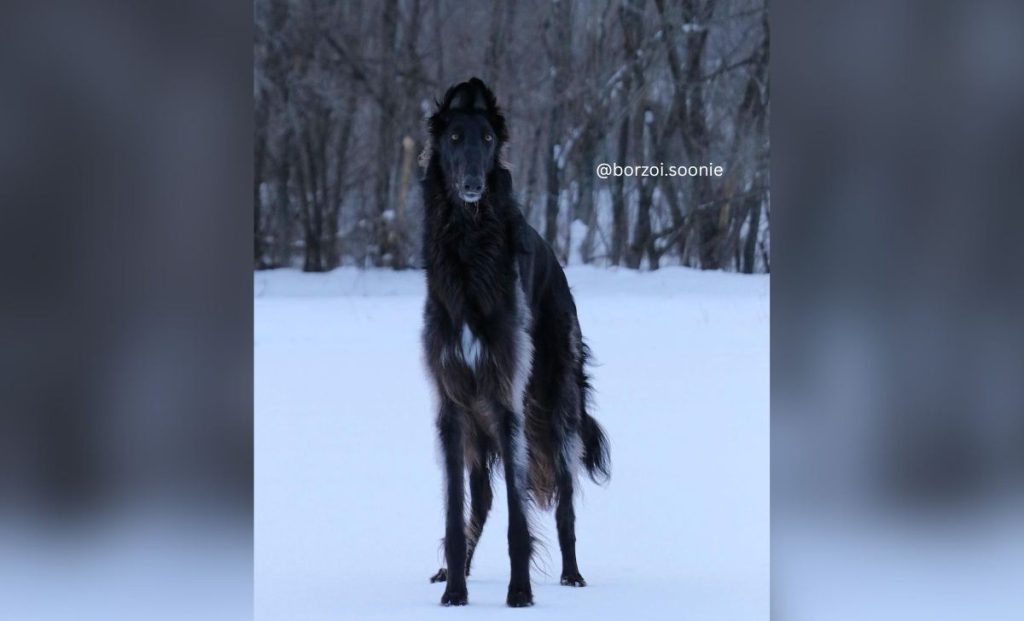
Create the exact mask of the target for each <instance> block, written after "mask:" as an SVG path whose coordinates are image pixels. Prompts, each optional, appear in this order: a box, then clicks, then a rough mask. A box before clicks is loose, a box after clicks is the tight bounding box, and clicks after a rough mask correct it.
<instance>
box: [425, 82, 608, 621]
mask: <svg viewBox="0 0 1024 621" xmlns="http://www.w3.org/2000/svg"><path fill="white" fill-rule="evenodd" d="M428 127H429V132H430V145H429V149H428V152H427V154H426V155H427V157H426V172H425V175H424V179H423V196H424V200H425V209H424V215H425V220H426V221H425V225H424V242H423V250H424V262H425V264H426V271H427V300H426V306H425V309H424V330H423V343H424V349H425V355H426V362H427V366H428V367H429V370H430V372H431V375H432V377H433V379H434V383H435V386H436V389H437V393H438V396H439V400H440V407H439V410H438V418H437V427H438V433H439V437H440V441H441V450H442V454H443V461H444V468H445V480H446V494H447V504H446V506H447V514H446V527H445V538H444V547H445V557H446V561H447V569H444V568H442V569H441V570H440V571H439V572H438V573H437V574H436V575H435V576H434V578H433V579H432V581H446V582H447V584H446V588H445V593H444V596H443V597H442V600H441V602H442V603H443V604H445V605H462V604H465V603H466V602H467V591H466V576H467V575H468V574H469V564H470V561H471V560H472V556H473V551H474V549H475V547H476V544H477V542H478V541H479V538H480V535H481V533H482V531H483V527H484V523H485V521H486V519H487V513H488V512H489V510H490V508H491V503H492V491H491V472H492V469H493V468H495V467H496V466H497V465H498V464H499V463H500V464H501V470H502V472H503V473H504V476H505V480H506V489H507V495H508V498H507V501H508V504H509V537H508V538H509V541H508V544H509V557H510V561H511V566H512V573H511V580H510V582H509V591H508V597H507V603H508V605H510V606H527V605H530V604H532V603H533V595H532V590H531V587H530V573H529V571H530V559H531V554H532V550H533V539H532V536H531V534H530V527H529V519H528V516H529V506H530V504H531V503H535V504H537V505H539V506H541V507H544V508H547V507H550V506H551V505H552V504H556V503H557V506H556V509H555V518H556V522H557V527H558V540H559V544H560V548H561V552H562V576H561V582H562V584H565V585H571V586H584V585H585V584H586V582H585V581H584V579H583V577H582V576H581V575H580V573H579V567H578V566H577V563H576V534H575V513H574V509H573V491H574V487H575V484H576V471H577V465H579V464H582V465H583V466H584V467H585V468H586V470H587V472H588V473H589V475H590V477H591V478H592V479H593V480H595V481H596V482H603V481H606V480H607V479H608V477H609V473H610V460H609V452H608V440H607V438H606V437H605V434H604V432H603V431H602V429H601V427H600V425H598V423H597V421H595V420H594V419H593V418H592V417H591V416H590V415H589V414H588V413H587V404H588V400H589V392H590V382H589V379H588V376H587V373H586V365H587V360H588V357H589V349H588V348H587V346H586V345H585V343H584V342H583V338H582V335H581V333H580V327H579V320H578V318H577V314H576V304H575V302H574V301H573V298H572V294H571V293H570V291H569V285H568V282H567V281H566V278H565V273H564V272H563V271H562V268H561V266H560V265H559V264H558V261H557V259H556V258H555V255H554V253H553V252H552V250H551V248H550V247H549V246H548V245H547V243H545V242H544V240H543V239H542V238H541V237H540V235H538V234H537V232H536V231H535V230H534V229H533V228H532V227H531V226H530V225H529V224H527V222H526V221H525V219H524V218H523V215H522V213H521V212H520V210H519V207H518V205H517V204H516V201H515V199H514V197H513V192H512V180H511V175H510V174H509V171H508V170H507V169H506V168H505V167H504V166H503V165H502V163H501V153H502V149H503V148H504V147H505V144H506V143H507V141H508V137H509V134H508V128H507V126H506V122H505V118H504V116H503V115H502V113H501V110H500V109H499V108H498V105H497V102H496V101H495V97H494V94H493V93H492V92H491V91H490V89H488V88H487V87H486V86H485V85H484V84H483V82H481V81H480V80H478V79H476V78H473V79H471V80H469V81H468V82H462V83H460V84H457V85H455V86H453V87H452V88H450V89H448V92H447V93H446V94H445V96H444V99H443V100H442V101H441V102H439V103H438V105H437V110H436V111H435V113H434V114H433V116H431V117H430V119H429V123H428ZM467 470H468V471H469V488H470V495H471V502H470V518H469V522H468V524H467V523H466V521H465V507H464V505H465V497H464V494H465V489H464V488H465V480H464V474H465V472H466V471H467Z"/></svg>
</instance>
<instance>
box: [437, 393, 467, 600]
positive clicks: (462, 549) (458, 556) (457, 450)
mask: <svg viewBox="0 0 1024 621" xmlns="http://www.w3.org/2000/svg"><path fill="white" fill-rule="evenodd" d="M464 419H465V417H464V416H462V412H461V411H460V410H459V408H458V407H456V406H455V404H454V403H452V402H451V401H448V400H446V402H445V403H444V404H443V405H442V406H441V412H440V414H439V416H438V419H437V427H438V432H439V434H440V436H441V452H442V453H443V458H444V476H445V491H446V514H445V532H444V555H445V559H446V561H447V564H448V572H447V584H446V586H445V590H444V595H443V596H441V603H442V604H444V605H445V606H465V605H466V603H467V602H468V594H467V592H466V526H465V521H466V518H465V502H466V500H465V495H466V491H465V485H466V484H465V474H464V470H465V463H464V461H465V457H464V454H463V446H462V435H463V426H464V425H465V423H466V421H465V420H464Z"/></svg>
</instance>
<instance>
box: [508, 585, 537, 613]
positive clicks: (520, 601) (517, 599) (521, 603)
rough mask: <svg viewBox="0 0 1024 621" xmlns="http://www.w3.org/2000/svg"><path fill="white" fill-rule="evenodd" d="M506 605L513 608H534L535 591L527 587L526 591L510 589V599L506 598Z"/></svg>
mask: <svg viewBox="0 0 1024 621" xmlns="http://www.w3.org/2000/svg"><path fill="white" fill-rule="evenodd" d="M505 603H506V604H508V605H509V606H510V607H512V608H523V607H525V606H533V591H531V590H530V587H526V588H525V589H520V588H515V587H509V588H508V597H507V598H505Z"/></svg>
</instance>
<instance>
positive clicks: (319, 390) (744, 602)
mask: <svg viewBox="0 0 1024 621" xmlns="http://www.w3.org/2000/svg"><path fill="white" fill-rule="evenodd" d="M567 275H568V278H569V283H570V285H571V286H572V288H573V293H574V295H575V297H576V303H577V307H578V309H579V315H580V323H581V326H582V329H583V334H584V337H585V338H586V339H587V340H588V342H589V343H590V346H591V347H592V349H593V351H594V355H595V358H596V362H597V366H595V367H594V368H593V369H592V371H593V376H594V386H595V388H596V393H595V399H594V402H595V407H594V408H593V409H592V414H593V415H594V416H595V417H596V418H597V419H598V421H600V422H601V424H602V425H604V427H605V429H606V431H607V432H608V435H609V437H610V439H611V447H612V466H613V474H612V480H611V482H610V484H609V485H608V486H607V487H599V486H596V485H594V484H593V483H591V482H590V481H589V480H585V481H584V482H583V484H582V488H583V489H582V497H580V498H578V501H577V539H578V543H577V548H578V557H579V564H580V569H581V573H582V574H583V576H584V577H585V578H586V579H587V582H588V586H587V587H585V588H582V589H574V588H571V587H564V586H561V585H559V584H558V578H559V572H560V569H561V560H560V556H559V551H558V540H557V537H556V536H555V530H554V516H553V514H551V513H538V514H537V515H535V516H534V524H535V525H536V526H537V527H538V528H537V534H538V535H539V536H540V538H541V540H542V541H543V548H542V550H541V551H540V554H539V559H540V560H539V562H540V564H541V566H542V568H543V569H544V570H545V572H546V573H542V572H541V571H539V570H536V569H535V570H534V572H533V594H534V600H535V602H536V604H535V605H534V606H533V607H531V608H526V609H510V608H507V607H506V606H505V591H506V587H507V585H508V574H509V565H508V555H507V552H506V539H505V535H506V529H507V520H506V516H507V512H506V507H505V502H504V499H505V492H504V482H503V481H502V480H501V478H500V477H499V478H497V479H496V481H495V503H494V510H493V511H492V512H491V518H490V520H489V521H488V523H487V526H486V528H485V529H484V534H483V539H482V541H481V542H480V546H479V548H478V550H477V554H476V556H475V558H474V565H473V573H472V575H471V576H470V577H469V581H468V587H469V605H468V606H466V607H464V608H445V607H442V606H441V605H440V603H439V602H440V599H441V593H442V592H443V590H444V585H443V584H430V583H429V581H428V578H429V576H430V575H431V574H433V573H434V572H435V571H437V568H438V567H439V566H440V564H441V560H442V554H441V549H440V539H441V535H442V532H443V509H442V502H443V497H442V485H441V470H440V467H439V462H438V453H437V444H436V441H435V437H436V436H435V432H434V426H433V425H434V413H435V412H434V396H433V394H432V392H431V388H430V386H429V384H428V382H427V379H426V374H425V371H424V367H423V364H422V358H421V354H420V343H419V334H420V327H421V309H422V304H423V295H424V275H423V272H418V271H408V272H403V273H395V272H385V271H366V272H361V271H356V270H354V269H348V268H343V269H339V270H335V271H334V272H331V273H329V274H318V275H312V274H302V273H300V272H297V271H291V270H284V271H273V272H259V273H257V274H256V275H255V279H254V295H255V335H254V336H255V400H256V413H255V417H256V418H255V587H256V595H255V597H256V601H255V606H256V615H257V618H258V619H264V620H266V619H281V620H287V621H302V620H306V619H330V620H339V619H469V618H473V619H483V618H486V619H494V618H517V619H527V618H529V619H559V620H561V621H571V620H573V619H586V620H588V621H594V620H596V619H623V620H627V619H628V620H634V619H672V620H683V621H698V620H708V621H711V620H720V621H745V620H755V619H756V620H758V621H761V620H764V619H767V618H768V615H769V560H768V553H769V504H768V498H769V496H768V489H769V476H768V474H769V470H768V464H769V449H768V447H769V431H768V405H769V388H768V386H769V355H768V342H769V338H768V337H769V278H768V277H767V276H763V275H761V276H745V275H737V274H724V273H717V272H715V273H712V272H707V273H704V272H699V271H695V270H689V269H685V268H665V269H661V270H659V271H657V272H653V273H637V272H633V271H628V270H600V269H596V268H588V267H571V268H569V269H568V270H567Z"/></svg>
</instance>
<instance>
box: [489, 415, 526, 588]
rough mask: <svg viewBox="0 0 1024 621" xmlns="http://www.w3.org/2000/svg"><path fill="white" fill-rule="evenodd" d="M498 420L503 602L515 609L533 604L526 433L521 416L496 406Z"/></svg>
mask: <svg viewBox="0 0 1024 621" xmlns="http://www.w3.org/2000/svg"><path fill="white" fill-rule="evenodd" d="M495 408H496V410H497V411H498V413H499V416H500V421H501V453H502V456H501V459H502V461H503V462H504V465H505V489H506V491H507V493H508V556H509V560H510V561H511V565H512V572H511V573H512V575H511V578H510V580H509V583H508V597H507V598H506V600H505V602H506V603H507V604H508V605H509V606H512V607H514V608H518V607H521V606H532V605H533V591H532V589H531V587H530V557H531V555H532V553H533V537H532V536H531V535H530V523H529V520H528V519H527V506H526V503H527V493H528V492H527V490H526V466H527V464H526V434H525V432H524V429H523V421H522V419H521V417H520V416H518V415H516V414H515V413H513V412H512V411H511V410H509V409H508V408H506V407H504V406H501V405H497V404H496V405H495Z"/></svg>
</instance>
